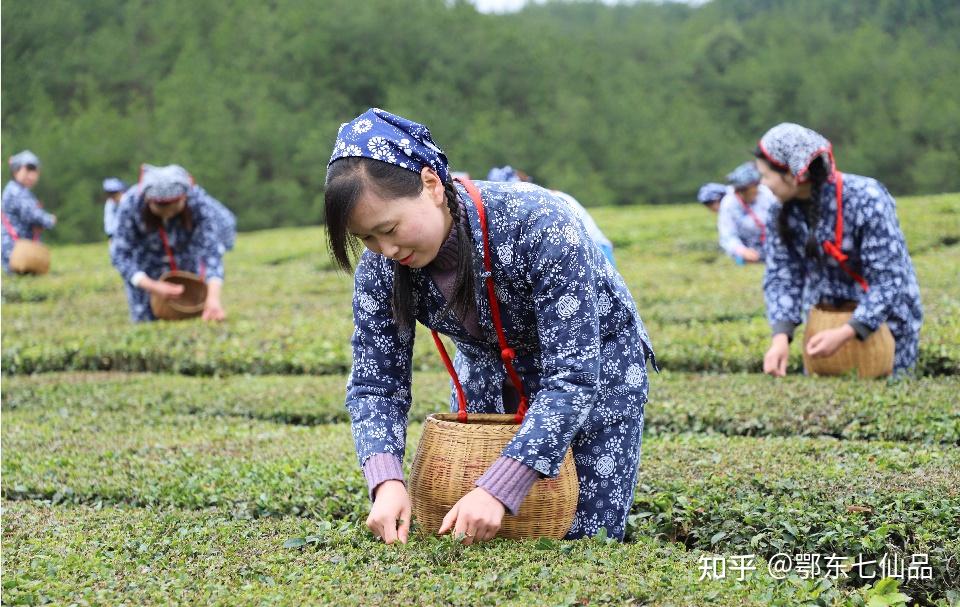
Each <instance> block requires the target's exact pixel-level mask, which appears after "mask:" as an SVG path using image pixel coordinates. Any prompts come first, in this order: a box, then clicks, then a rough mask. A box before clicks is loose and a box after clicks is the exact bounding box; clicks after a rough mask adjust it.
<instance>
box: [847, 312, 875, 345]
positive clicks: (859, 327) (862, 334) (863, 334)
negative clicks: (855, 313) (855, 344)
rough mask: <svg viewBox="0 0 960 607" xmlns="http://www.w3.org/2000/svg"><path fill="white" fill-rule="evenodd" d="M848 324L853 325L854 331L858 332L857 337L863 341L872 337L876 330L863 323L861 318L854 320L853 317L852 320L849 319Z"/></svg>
mask: <svg viewBox="0 0 960 607" xmlns="http://www.w3.org/2000/svg"><path fill="white" fill-rule="evenodd" d="M847 324H848V325H850V326H851V327H853V330H854V332H855V333H856V334H857V339H859V340H860V341H863V340H865V339H866V338H868V337H870V335H871V334H872V333H873V332H874V329H871V328H870V327H868V326H867V325H865V324H863V323H862V322H860V321H859V320H854V319H852V318H851V319H850V320H848V321H847Z"/></svg>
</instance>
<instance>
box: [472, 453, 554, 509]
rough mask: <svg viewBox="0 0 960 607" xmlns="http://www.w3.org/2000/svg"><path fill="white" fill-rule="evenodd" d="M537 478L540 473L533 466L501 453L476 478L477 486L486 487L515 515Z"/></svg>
mask: <svg viewBox="0 0 960 607" xmlns="http://www.w3.org/2000/svg"><path fill="white" fill-rule="evenodd" d="M538 478H540V473H539V472H537V471H536V470H534V469H533V468H531V467H529V466H527V465H526V464H524V463H521V462H518V461H517V460H515V459H513V458H511V457H506V456H503V455H501V456H500V458H499V459H497V461H495V462H493V465H492V466H490V468H489V469H488V470H487V471H486V472H484V473H483V476H481V477H480V478H479V479H477V486H478V487H482V488H483V489H486V490H487V492H488V493H489V494H490V495H492V496H493V497H495V498H497V499H498V500H500V501H501V502H503V505H504V507H505V508H506V509H507V511H508V512H509V513H510V514H512V515H514V516H516V515H517V512H519V510H520V504H521V503H523V500H524V498H526V497H527V494H528V493H530V489H531V488H532V487H533V483H535V482H536V481H537V479H538Z"/></svg>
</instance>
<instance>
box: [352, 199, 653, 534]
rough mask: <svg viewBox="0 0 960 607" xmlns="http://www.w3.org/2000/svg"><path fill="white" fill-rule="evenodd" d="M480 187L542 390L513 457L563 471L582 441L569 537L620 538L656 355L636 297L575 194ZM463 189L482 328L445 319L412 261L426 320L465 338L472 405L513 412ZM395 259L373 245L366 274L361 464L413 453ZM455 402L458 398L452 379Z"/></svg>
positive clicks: (512, 306)
mask: <svg viewBox="0 0 960 607" xmlns="http://www.w3.org/2000/svg"><path fill="white" fill-rule="evenodd" d="M476 185H477V187H478V188H479V190H480V192H481V194H482V197H483V201H484V206H485V208H486V214H487V223H488V229H489V241H490V249H491V257H492V262H493V278H494V282H495V285H496V290H497V295H498V298H499V300H500V309H501V313H502V318H503V326H504V331H505V333H506V336H507V341H508V342H509V344H510V346H511V347H512V348H513V349H515V350H516V352H517V358H516V360H515V362H514V365H515V367H516V369H517V372H518V373H519V374H520V376H521V377H522V379H523V383H524V389H525V391H526V392H527V394H528V396H529V397H530V399H531V401H530V407H529V410H528V412H527V416H526V418H525V420H524V422H523V424H522V425H521V427H520V429H519V431H518V432H517V434H516V436H515V437H514V438H513V440H511V441H510V443H509V444H508V445H507V447H506V448H505V450H504V451H503V455H504V456H507V457H510V458H513V459H515V460H517V461H519V462H521V463H523V464H525V465H527V466H529V467H530V468H533V469H534V470H536V471H538V472H540V473H541V474H543V475H546V476H556V475H557V474H558V472H559V470H560V464H561V462H562V460H563V457H564V454H565V453H566V450H567V447H568V446H570V447H572V449H573V454H574V459H575V461H576V466H577V473H578V475H579V480H580V503H579V506H578V510H577V515H576V519H575V521H574V524H573V527H572V528H571V530H570V535H569V536H568V537H571V538H572V537H581V536H584V535H592V534H595V533H596V532H597V531H598V530H599V528H600V527H605V528H606V529H607V530H608V532H609V533H610V535H611V536H613V537H623V533H624V529H625V524H626V517H627V513H628V512H629V508H630V505H631V504H632V500H633V492H634V485H635V480H636V473H637V465H638V462H639V456H640V443H641V435H642V429H643V410H644V404H645V403H646V400H647V388H648V380H647V370H646V362H647V359H648V358H649V359H652V358H653V349H652V346H651V343H650V339H649V337H648V335H647V332H646V329H645V328H644V325H643V322H642V321H641V320H640V316H639V314H638V313H637V309H636V305H635V304H634V301H633V297H632V296H631V295H630V292H629V290H628V289H627V286H626V284H625V283H624V281H623V278H622V277H621V276H620V275H619V274H618V273H617V272H616V270H615V269H614V268H613V266H612V265H611V264H609V263H607V262H606V260H605V259H604V258H603V255H602V253H601V251H600V249H599V248H598V247H596V246H594V244H593V242H592V241H591V240H590V238H589V236H588V235H587V233H586V230H585V229H584V227H583V223H582V222H581V221H580V219H579V218H578V217H577V215H576V213H575V212H574V211H573V210H572V209H571V208H570V207H569V206H567V204H566V203H564V202H562V201H561V200H560V199H558V198H557V197H555V196H553V195H552V194H551V193H550V192H548V191H547V190H544V189H542V188H540V187H539V186H535V185H532V184H525V183H492V182H477V183H476ZM457 188H458V191H459V193H460V198H461V201H463V202H464V205H465V209H466V211H467V222H468V224H469V225H468V227H469V230H468V232H469V234H470V236H471V239H472V241H473V244H474V249H473V266H474V267H473V272H474V277H475V281H476V282H475V287H474V288H475V293H476V305H477V317H478V320H479V325H480V329H481V332H482V334H483V335H482V337H479V338H478V337H474V336H472V335H471V334H470V333H468V332H467V330H466V329H465V328H464V327H463V325H462V324H461V323H460V322H459V321H458V320H456V318H454V317H453V315H452V314H450V313H448V314H447V315H445V316H442V317H441V312H442V310H443V309H444V307H445V304H446V302H445V300H444V298H443V295H442V294H441V292H440V290H439V289H438V287H437V285H436V284H435V283H434V282H433V280H432V278H431V275H430V271H429V270H427V269H411V275H412V282H413V285H414V289H415V301H416V302H417V303H416V308H415V310H414V312H415V317H416V319H417V320H418V321H419V322H420V323H422V324H424V325H426V326H427V327H429V328H431V329H436V330H437V331H438V332H440V333H443V334H445V335H448V336H450V337H451V338H452V339H453V341H454V342H455V343H456V345H457V354H456V357H455V360H454V366H455V367H456V369H457V372H458V374H459V377H460V380H461V382H462V384H463V388H464V390H465V392H466V395H467V401H468V410H469V411H471V412H504V405H503V392H502V386H503V385H504V381H505V379H506V373H505V370H504V366H503V363H502V361H501V358H500V348H499V346H498V343H497V336H496V332H495V330H494V326H493V322H492V317H491V313H490V304H489V302H488V300H487V296H486V294H487V291H486V288H485V284H484V270H483V244H482V232H481V228H480V223H479V215H478V213H477V210H476V207H475V206H474V204H473V202H472V201H471V199H470V197H469V196H468V195H467V194H466V191H465V190H464V189H463V188H462V187H461V186H459V185H458V186H457ZM394 263H395V262H393V261H391V260H389V259H387V258H385V257H383V256H381V255H377V254H374V253H372V252H370V251H367V252H365V253H364V254H363V255H362V257H361V259H360V263H359V264H358V267H357V270H356V275H355V289H354V300H353V307H354V321H355V326H356V329H355V332H354V335H353V339H352V345H353V368H352V370H351V374H350V378H349V380H348V384H347V408H348V410H349V412H350V416H351V420H352V424H353V434H354V440H355V443H356V449H357V456H358V459H359V461H360V464H361V465H362V464H363V463H364V461H365V460H366V459H367V458H368V457H370V456H371V455H374V454H377V453H390V454H393V455H395V456H396V457H398V458H399V459H401V460H402V458H403V454H404V450H405V444H406V428H407V413H408V411H409V408H410V401H411V392H410V389H411V379H412V366H411V365H412V355H413V331H412V330H409V329H408V330H405V331H403V330H400V329H399V328H398V327H397V325H396V323H395V321H394V319H393V313H392V310H391V296H392V287H393V264H394ZM655 364H656V363H655V360H654V365H655ZM450 407H451V410H456V408H457V400H456V396H455V393H454V392H453V390H451V398H450Z"/></svg>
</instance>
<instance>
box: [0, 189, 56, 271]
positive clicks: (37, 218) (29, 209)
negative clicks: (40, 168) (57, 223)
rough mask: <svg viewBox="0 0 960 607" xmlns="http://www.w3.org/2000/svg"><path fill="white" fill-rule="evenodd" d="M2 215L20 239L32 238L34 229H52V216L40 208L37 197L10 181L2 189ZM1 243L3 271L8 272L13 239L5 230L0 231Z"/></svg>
mask: <svg viewBox="0 0 960 607" xmlns="http://www.w3.org/2000/svg"><path fill="white" fill-rule="evenodd" d="M2 204H3V214H4V216H5V217H6V218H7V221H9V222H10V225H11V226H13V229H14V230H15V231H16V233H17V236H18V237H20V238H27V239H31V238H33V229H34V228H52V227H53V215H51V214H50V213H47V212H46V211H44V210H43V209H41V208H40V204H39V203H38V202H37V197H36V196H34V195H33V192H31V191H30V189H29V188H26V187H24V186H22V185H21V184H20V183H18V182H17V181H14V180H10V182H9V183H7V185H6V187H4V188H3V203H2ZM0 232H2V234H3V235H2V239H3V240H2V242H3V269H4V270H9V268H8V267H7V264H8V263H9V261H10V253H12V252H13V245H14V239H13V236H11V235H10V234H9V233H8V232H7V230H6V228H2V229H0Z"/></svg>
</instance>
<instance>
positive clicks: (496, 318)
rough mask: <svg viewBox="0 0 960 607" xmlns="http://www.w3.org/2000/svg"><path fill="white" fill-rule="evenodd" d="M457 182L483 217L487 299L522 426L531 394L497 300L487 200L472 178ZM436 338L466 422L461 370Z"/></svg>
mask: <svg viewBox="0 0 960 607" xmlns="http://www.w3.org/2000/svg"><path fill="white" fill-rule="evenodd" d="M457 181H459V182H460V183H461V184H462V185H463V187H464V188H466V190H467V193H468V194H470V198H471V200H473V204H474V206H476V207H477V213H478V214H479V215H480V229H481V231H482V232H483V269H484V270H485V271H486V273H487V279H486V285H487V298H488V299H489V301H490V313H491V315H492V316H493V326H494V328H495V329H496V330H497V341H498V342H499V343H500V359H501V360H503V366H504V367H506V369H507V375H508V376H509V377H510V381H511V382H512V383H513V387H514V388H516V390H517V393H518V394H519V395H520V404H519V406H518V407H517V413H516V415H515V416H514V420H515V421H516V422H517V423H518V424H519V423H521V422H522V421H523V418H524V416H526V414H527V403H528V400H527V393H526V391H525V390H524V389H523V382H522V381H521V380H520V375H519V374H518V373H517V370H516V369H515V368H514V367H513V361H514V359H515V358H516V357H517V353H516V352H515V351H514V349H513V348H511V347H510V345H509V344H508V343H507V336H506V335H505V334H504V332H503V321H502V320H501V317H500V302H499V300H498V299H497V292H496V289H495V288H494V284H493V262H492V261H491V259H490V238H489V234H488V231H487V214H486V211H485V210H484V207H483V197H482V196H481V195H480V190H478V189H477V186H475V185H474V184H473V182H472V181H470V180H469V179H467V178H461V177H458V178H457ZM433 339H434V342H435V343H436V344H437V350H439V352H440V357H441V358H442V359H443V362H444V364H445V365H446V367H447V372H448V373H449V374H450V377H451V378H452V379H453V383H454V385H455V386H456V388H457V399H458V401H459V402H458V405H459V413H458V414H457V417H458V419H459V420H460V421H461V422H465V421H466V420H467V399H466V396H465V395H464V392H463V388H462V387H461V385H460V378H459V377H457V371H456V369H454V368H453V364H452V363H450V357H449V355H448V354H447V350H446V348H444V347H443V343H442V342H441V341H440V338H439V336H438V335H437V332H436V331H434V332H433Z"/></svg>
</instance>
